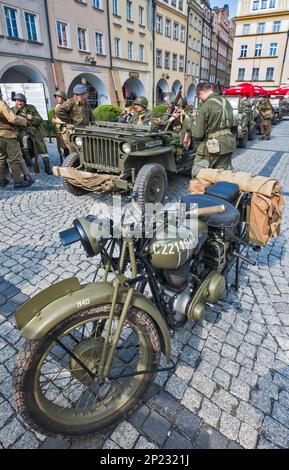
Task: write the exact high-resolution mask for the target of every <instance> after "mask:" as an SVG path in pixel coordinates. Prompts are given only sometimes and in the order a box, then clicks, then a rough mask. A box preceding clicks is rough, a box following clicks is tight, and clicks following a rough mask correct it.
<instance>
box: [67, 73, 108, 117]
mask: <svg viewBox="0 0 289 470" xmlns="http://www.w3.org/2000/svg"><path fill="white" fill-rule="evenodd" d="M79 83H83V84H85V85H86V86H87V89H88V92H89V97H88V103H89V104H90V106H91V108H92V109H94V108H97V106H101V105H103V104H111V100H110V97H109V95H108V92H107V90H106V88H105V85H104V83H103V82H102V81H101V80H100V79H99V78H98V77H96V76H95V75H93V74H92V73H82V74H80V75H77V77H75V78H74V80H73V81H72V82H71V84H70V85H69V88H68V93H67V96H68V98H72V97H73V88H74V87H75V85H78V84H79Z"/></svg>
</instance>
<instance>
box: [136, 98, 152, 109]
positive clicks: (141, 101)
mask: <svg viewBox="0 0 289 470" xmlns="http://www.w3.org/2000/svg"><path fill="white" fill-rule="evenodd" d="M133 104H135V105H138V106H142V107H143V108H147V107H148V105H149V102H148V100H147V98H146V97H145V96H139V97H138V98H137V99H136V100H135V101H134V102H133Z"/></svg>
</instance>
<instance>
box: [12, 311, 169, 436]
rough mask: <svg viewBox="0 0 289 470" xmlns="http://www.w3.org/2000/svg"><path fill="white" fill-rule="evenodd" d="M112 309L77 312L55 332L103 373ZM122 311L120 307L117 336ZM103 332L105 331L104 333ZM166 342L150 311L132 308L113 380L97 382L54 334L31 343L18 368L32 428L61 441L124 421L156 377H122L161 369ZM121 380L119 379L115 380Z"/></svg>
mask: <svg viewBox="0 0 289 470" xmlns="http://www.w3.org/2000/svg"><path fill="white" fill-rule="evenodd" d="M110 308H111V304H104V305H99V306H97V307H92V308H90V309H89V310H85V311H83V312H77V313H75V314H74V315H72V316H71V317H69V318H67V319H66V320H64V321H62V322H61V323H59V324H58V325H57V326H56V327H55V328H54V329H53V330H52V332H51V333H53V336H54V337H57V338H58V339H59V340H60V341H61V342H62V343H64V344H65V345H66V347H68V348H69V349H70V350H71V351H72V352H73V353H74V354H75V356H77V357H78V358H79V359H81V361H82V362H83V363H84V364H85V365H86V367H88V368H89V370H91V371H92V372H94V373H95V374H97V369H98V367H99V361H100V357H101V353H102V350H103V343H104V337H105V332H106V324H107V323H106V322H107V320H108V318H109V313H110ZM121 310H122V306H121V305H117V306H116V310H115V314H114V319H113V324H112V331H115V327H116V325H117V323H118V320H119V315H120V313H121ZM98 327H99V328H98ZM160 349H161V348H160V340H159V336H158V331H157V329H156V327H155V324H154V322H153V320H152V319H151V318H150V317H149V316H148V314H147V313H146V312H144V311H143V310H140V309H137V308H134V307H133V308H131V309H130V311H129V313H128V316H127V319H126V322H125V325H124V328H123V330H122V333H121V337H120V340H119V342H118V344H117V348H116V351H115V355H114V358H113V362H112V367H111V369H110V371H109V375H111V378H109V379H108V380H107V381H105V382H101V381H98V379H97V378H95V379H94V380H93V379H91V377H90V376H89V374H88V373H87V372H86V371H85V370H84V369H83V368H81V367H80V366H79V364H78V363H77V362H76V361H75V359H74V358H73V357H71V355H69V354H68V353H67V352H65V350H64V349H62V348H61V347H60V346H59V345H57V343H56V342H55V341H54V340H53V338H52V336H50V334H48V335H46V336H45V337H43V338H41V339H40V340H37V341H26V343H25V345H24V347H23V349H22V350H21V351H20V353H19V355H18V358H17V363H16V369H15V393H14V398H15V402H16V404H17V407H18V409H19V411H20V413H21V414H22V416H23V417H24V419H25V420H26V422H27V423H28V425H29V426H31V427H32V428H34V429H35V430H37V431H38V432H41V433H44V434H46V435H53V436H58V437H63V436H69V435H71V436H76V435H78V436H81V435H86V434H90V433H95V432H98V431H100V430H102V429H104V428H106V427H108V426H110V425H111V424H113V423H115V422H117V421H119V420H120V419H121V418H123V417H124V416H125V415H127V414H128V413H129V412H130V411H132V410H133V408H134V407H135V406H136V404H137V403H138V401H139V400H140V398H141V397H142V395H143V394H144V392H145V391H146V389H147V388H148V387H149V386H150V384H151V383H152V381H153V380H154V377H155V373H148V374H140V375H134V376H132V377H131V376H130V377H127V378H119V377H116V376H118V375H125V374H126V373H131V372H134V371H143V370H148V369H149V370H151V369H157V368H158V367H159V362H160ZM115 377H116V378H115Z"/></svg>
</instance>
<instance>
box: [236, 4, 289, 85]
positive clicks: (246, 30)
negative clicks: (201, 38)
mask: <svg viewBox="0 0 289 470" xmlns="http://www.w3.org/2000/svg"><path fill="white" fill-rule="evenodd" d="M235 20H236V33H235V40H234V51H233V64H232V73H231V85H236V84H238V83H240V82H244V81H247V82H250V81H252V82H254V83H258V84H260V85H262V86H264V87H265V88H268V89H273V88H276V87H279V86H282V85H288V84H289V57H288V37H289V36H288V31H289V0H242V1H240V0H239V1H238V11H237V17H236V19H235Z"/></svg>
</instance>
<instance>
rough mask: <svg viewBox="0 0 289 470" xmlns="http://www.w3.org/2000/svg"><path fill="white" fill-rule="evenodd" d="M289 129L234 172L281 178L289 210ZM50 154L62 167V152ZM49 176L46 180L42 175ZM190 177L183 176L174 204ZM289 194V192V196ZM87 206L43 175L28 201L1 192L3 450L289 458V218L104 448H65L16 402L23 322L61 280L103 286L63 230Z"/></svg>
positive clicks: (93, 442)
mask: <svg viewBox="0 0 289 470" xmlns="http://www.w3.org/2000/svg"><path fill="white" fill-rule="evenodd" d="M288 133H289V121H283V122H282V123H281V124H280V125H279V126H278V127H274V128H273V136H272V140H270V141H265V142H264V141H259V140H256V141H254V142H252V143H251V144H250V145H249V147H248V148H247V149H246V150H238V151H237V152H236V156H235V158H234V166H235V167H236V168H238V169H240V170H245V171H246V170H247V171H250V172H254V173H260V174H262V175H266V176H270V175H272V176H274V177H276V178H279V179H280V181H281V182H282V183H283V185H284V191H285V192H286V193H285V194H286V199H287V202H288V196H289V192H288V178H289V150H288ZM49 151H50V154H51V155H52V156H53V159H54V161H55V163H57V160H58V155H57V152H56V150H55V146H54V145H53V144H50V145H49ZM42 171H43V170H42ZM187 184H188V179H186V178H172V179H171V181H170V199H172V200H173V199H178V197H179V195H180V193H181V192H183V191H185V190H186V188H187ZM286 185H287V187H286ZM108 200H109V197H108V196H104V195H102V196H97V195H89V196H84V197H81V198H76V197H74V196H72V195H70V194H68V193H67V192H66V191H64V190H63V189H62V187H61V186H60V183H59V180H58V179H57V178H56V177H53V176H51V177H45V176H44V175H43V174H42V175H41V176H40V177H37V181H36V182H35V184H34V185H33V186H32V187H31V188H30V189H29V190H25V191H13V190H12V189H11V188H9V187H8V189H7V190H6V189H5V190H1V193H0V212H1V217H0V220H1V225H0V233H1V239H0V447H3V448H10V447H12V448H38V447H40V448H63V447H65V448H66V447H70V448H102V447H103V448H105V449H112V448H125V449H129V448H142V449H147V448H154V449H157V448H161V449H169V448H174V449H176V448H180V449H191V448H239V447H243V448H279V447H280V448H283V447H284V448H286V447H288V446H289V424H288V423H289V316H288V304H289V283H288V269H289V254H288V243H286V242H287V240H286V239H287V238H288V208H287V209H286V210H285V218H284V223H283V227H282V228H283V230H282V235H281V237H280V238H279V239H277V240H275V241H274V242H272V243H271V244H270V246H268V247H266V248H264V249H262V250H261V252H260V253H258V254H257V253H253V254H251V257H252V258H253V259H256V260H257V262H258V263H257V265H256V267H252V266H248V265H244V264H243V265H242V269H241V287H240V290H239V292H238V293H236V292H235V291H234V290H230V291H229V293H228V295H227V297H226V298H225V299H224V300H222V301H221V302H219V303H218V304H217V306H216V307H215V308H214V309H211V310H210V311H208V315H207V316H206V319H205V320H203V321H201V322H198V323H196V324H195V325H194V326H193V325H192V324H191V323H187V325H186V326H185V327H184V328H182V329H181V330H179V331H178V332H177V333H176V334H175V335H174V337H173V339H172V346H173V355H174V359H175V360H176V361H177V368H176V370H175V371H174V372H173V373H171V374H170V375H168V374H163V373H162V374H159V375H158V377H157V379H156V381H155V383H154V384H153V386H152V387H151V388H150V389H149V391H148V392H147V394H146V396H145V397H144V399H143V402H142V405H141V407H140V408H139V409H138V410H137V411H136V412H134V414H132V415H131V416H130V418H128V419H127V420H124V421H123V422H121V423H120V424H119V425H117V426H115V427H112V428H110V429H107V430H106V432H104V433H102V434H100V435H99V436H98V437H97V438H96V437H93V438H86V439H83V440H77V441H75V440H72V441H71V440H69V441H59V440H55V439H52V438H46V437H45V436H43V435H40V434H37V433H35V432H34V431H32V430H31V429H29V428H28V427H27V425H26V423H25V422H24V421H23V420H22V418H21V416H19V414H18V413H17V410H16V409H15V404H14V402H13V399H12V378H11V374H12V370H13V367H14V361H15V356H16V354H17V351H18V349H19V347H20V346H21V343H22V339H20V337H19V334H18V331H17V329H16V328H15V326H14V315H13V314H14V312H15V309H16V308H17V306H19V305H21V304H22V303H23V302H24V301H26V300H27V299H28V298H29V297H30V296H32V295H34V294H36V293H37V292H39V291H40V290H41V289H43V288H45V287H47V286H49V285H50V283H53V282H55V281H58V280H61V279H65V278H66V277H68V276H71V275H77V276H78V277H79V279H80V280H81V281H92V278H93V274H94V270H95V268H94V265H93V262H91V261H90V260H88V259H87V258H86V256H85V254H84V253H83V250H82V249H81V248H80V246H77V247H76V248H74V247H70V248H67V249H64V248H63V247H62V246H61V245H60V241H59V237H58V232H59V231H60V230H61V229H63V228H68V227H70V225H71V222H72V221H73V219H74V218H75V217H76V216H80V215H85V214H87V213H89V212H90V208H91V204H92V203H93V202H95V201H96V202H99V201H108Z"/></svg>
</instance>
